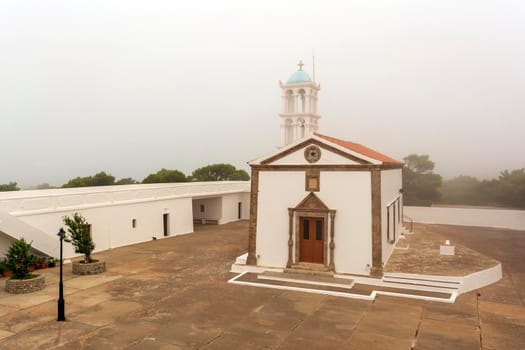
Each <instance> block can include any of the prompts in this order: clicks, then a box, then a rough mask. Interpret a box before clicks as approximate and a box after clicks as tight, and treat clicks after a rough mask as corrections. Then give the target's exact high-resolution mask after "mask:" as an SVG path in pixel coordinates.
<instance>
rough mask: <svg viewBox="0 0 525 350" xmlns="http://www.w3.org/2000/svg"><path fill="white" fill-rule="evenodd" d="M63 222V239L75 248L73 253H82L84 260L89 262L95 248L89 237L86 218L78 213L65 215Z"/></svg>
mask: <svg viewBox="0 0 525 350" xmlns="http://www.w3.org/2000/svg"><path fill="white" fill-rule="evenodd" d="M64 224H65V225H66V226H67V235H66V237H65V238H64V241H66V242H68V243H71V244H72V245H73V247H74V248H75V253H78V254H84V262H85V263H90V262H91V252H93V250H94V249H95V243H94V242H93V240H92V239H91V236H90V235H89V232H88V231H87V227H88V226H89V224H88V222H87V221H86V219H85V218H84V217H83V216H82V215H80V214H79V213H75V214H73V216H72V217H69V216H65V217H64Z"/></svg>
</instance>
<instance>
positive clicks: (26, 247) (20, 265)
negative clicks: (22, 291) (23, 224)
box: [6, 238, 33, 279]
mask: <svg viewBox="0 0 525 350" xmlns="http://www.w3.org/2000/svg"><path fill="white" fill-rule="evenodd" d="M32 243H33V242H29V243H28V242H26V240H25V239H24V238H21V239H20V240H18V241H14V242H13V243H11V246H9V249H8V251H7V261H6V265H7V268H8V269H10V270H11V271H13V277H12V278H14V279H27V278H31V276H32V275H31V274H30V273H29V265H30V264H31V261H32V259H33V258H32V257H33V255H32V254H29V251H30V250H31V244H32Z"/></svg>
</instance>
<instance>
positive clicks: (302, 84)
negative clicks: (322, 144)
mask: <svg viewBox="0 0 525 350" xmlns="http://www.w3.org/2000/svg"><path fill="white" fill-rule="evenodd" d="M297 66H298V67H299V69H298V70H297V71H296V72H295V73H294V74H292V76H291V77H290V78H289V79H288V81H286V83H282V82H281V81H279V86H280V88H281V90H282V95H281V97H282V111H281V113H280V114H279V117H280V118H281V130H282V135H283V138H282V140H283V144H282V145H283V146H287V145H289V144H291V143H293V142H295V141H297V140H299V139H302V138H305V137H308V136H310V135H312V134H313V133H314V132H316V131H317V129H318V128H319V124H318V122H319V118H321V116H320V115H319V114H317V94H318V92H319V90H321V85H319V84H317V83H316V82H315V81H313V80H312V79H311V78H310V76H309V75H308V74H307V73H306V72H305V71H304V70H303V66H304V64H303V61H299V63H298V64H297Z"/></svg>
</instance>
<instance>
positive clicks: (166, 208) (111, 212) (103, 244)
mask: <svg viewBox="0 0 525 350" xmlns="http://www.w3.org/2000/svg"><path fill="white" fill-rule="evenodd" d="M75 212H78V213H80V214H81V215H82V216H84V217H85V218H86V220H87V221H88V223H89V224H90V225H91V234H92V237H93V241H94V242H95V252H97V251H102V250H107V249H111V248H115V247H120V246H125V245H129V244H134V243H139V242H144V241H149V240H152V239H153V237H155V238H158V239H160V238H164V232H163V231H164V227H163V226H164V222H163V215H164V214H169V216H168V217H169V222H168V228H169V232H168V237H169V236H175V235H179V234H185V233H190V232H193V221H192V220H191V198H177V199H171V200H163V201H150V202H142V203H135V204H121V205H114V206H103V207H92V208H86V209H77V210H67V211H55V212H52V213H43V214H29V215H20V216H18V218H19V219H21V220H23V221H24V222H26V223H28V224H30V225H32V226H34V227H38V228H40V229H41V230H42V231H44V232H48V233H49V234H50V236H52V237H53V239H56V240H57V251H56V254H55V255H58V239H57V238H56V237H55V236H56V233H57V232H58V229H59V228H60V227H64V224H63V222H62V218H63V217H64V216H65V215H71V214H73V213H75ZM133 220H135V227H133ZM64 228H65V227H64ZM75 255H77V254H75V252H74V250H73V247H72V246H71V245H70V244H68V243H65V244H64V256H65V257H72V256H75Z"/></svg>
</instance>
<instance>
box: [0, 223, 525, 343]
mask: <svg viewBox="0 0 525 350" xmlns="http://www.w3.org/2000/svg"><path fill="white" fill-rule="evenodd" d="M247 226H248V225H247V222H246V221H242V222H236V223H232V224H227V225H223V226H203V227H198V228H197V230H196V232H195V233H193V234H188V235H183V236H176V237H173V238H168V239H162V240H156V241H151V242H147V243H141V244H136V245H133V246H127V247H122V248H118V249H113V250H111V251H107V252H103V253H98V254H95V258H98V259H104V260H105V261H106V264H107V269H108V271H107V272H106V273H104V274H102V275H97V276H80V277H79V276H73V275H72V274H71V272H70V269H71V266H70V265H66V266H65V300H66V319H67V320H66V322H56V316H57V295H58V268H54V269H47V270H39V272H43V273H45V274H46V279H47V286H46V289H45V290H43V291H41V292H36V293H32V294H28V295H22V296H20V295H17V296H15V295H9V294H7V293H5V292H3V291H2V292H0V349H10V350H11V349H365V350H373V349H391V350H395V349H407V350H409V349H432V350H435V349H447V350H448V349H505V350H510V349H525V303H524V300H525V260H524V258H523V257H524V255H525V254H524V252H525V232H523V231H512V230H499V229H489V228H474V227H459V226H443V225H417V226H416V228H415V230H416V232H417V231H418V229H421V232H424V231H425V230H426V231H429V230H430V231H432V232H436V233H439V234H442V235H444V236H446V237H447V238H450V239H451V240H454V241H455V242H457V243H459V244H462V245H464V246H466V247H469V248H471V249H474V250H477V251H479V252H480V253H482V254H484V255H487V256H489V257H491V258H494V259H497V260H499V261H501V262H502V264H503V271H504V276H503V279H502V280H501V281H500V282H498V283H496V284H494V285H491V286H488V287H485V288H483V289H480V290H478V291H474V292H470V293H468V294H465V295H462V296H460V297H459V298H458V299H457V301H456V303H455V304H445V303H435V302H426V301H420V300H410V299H403V298H394V297H385V296H380V297H378V298H377V299H376V300H375V301H373V302H369V301H362V300H354V299H345V298H338V297H330V296H323V295H314V294H306V293H300V292H291V291H283V290H275V289H267V288H256V287H247V286H237V285H232V284H228V283H227V280H228V279H229V278H231V277H233V276H234V275H233V274H231V273H229V269H230V265H231V263H232V262H233V261H234V259H235V257H236V256H238V255H240V254H242V253H244V252H245V250H246V247H247V237H248V235H247V232H248V230H247Z"/></svg>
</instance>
